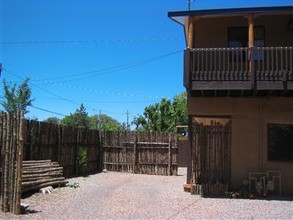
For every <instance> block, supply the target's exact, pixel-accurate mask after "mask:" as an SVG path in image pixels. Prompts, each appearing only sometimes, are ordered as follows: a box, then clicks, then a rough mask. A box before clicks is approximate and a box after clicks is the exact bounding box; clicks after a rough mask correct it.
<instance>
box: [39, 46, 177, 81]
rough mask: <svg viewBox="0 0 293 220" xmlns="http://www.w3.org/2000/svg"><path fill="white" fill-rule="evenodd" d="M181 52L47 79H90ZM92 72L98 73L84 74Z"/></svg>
mask: <svg viewBox="0 0 293 220" xmlns="http://www.w3.org/2000/svg"><path fill="white" fill-rule="evenodd" d="M180 52H182V50H176V51H173V52H170V53H167V54H163V55H160V56H157V57H153V58H148V59H143V60H138V61H134V62H130V63H127V64H122V65H117V66H114V67H108V68H103V69H100V70H92V71H85V72H81V73H75V74H67V75H63V76H58V77H51V78H46V79H45V80H52V79H53V80H56V79H62V78H70V77H76V76H80V75H82V76H83V77H79V78H74V79H68V80H63V81H60V82H59V83H64V82H72V81H76V80H83V79H88V78H92V77H96V76H101V75H107V74H110V73H114V72H119V71H122V70H126V69H131V68H134V67H137V66H141V65H145V64H148V63H152V62H155V61H158V60H161V59H164V58H167V57H169V56H172V55H175V54H178V53H180ZM91 73H96V74H92V75H89V76H84V75H87V74H91ZM38 79H40V78H37V77H36V78H34V80H38Z"/></svg>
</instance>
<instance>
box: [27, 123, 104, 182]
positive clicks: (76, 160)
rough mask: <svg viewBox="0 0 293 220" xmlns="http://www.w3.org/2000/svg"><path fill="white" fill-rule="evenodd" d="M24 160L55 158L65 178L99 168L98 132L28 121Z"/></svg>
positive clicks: (91, 171) (96, 170)
mask: <svg viewBox="0 0 293 220" xmlns="http://www.w3.org/2000/svg"><path fill="white" fill-rule="evenodd" d="M81 154H85V155H84V158H83V161H80V160H81V159H82V158H81ZM24 160H52V161H56V162H58V163H59V164H60V166H62V167H63V174H64V176H65V177H71V176H77V175H80V174H87V173H94V172H98V171H101V151H100V138H99V131H98V130H91V129H86V128H81V127H71V126H61V125H56V124H52V123H45V122H38V121H27V122H26V138H25V147H24Z"/></svg>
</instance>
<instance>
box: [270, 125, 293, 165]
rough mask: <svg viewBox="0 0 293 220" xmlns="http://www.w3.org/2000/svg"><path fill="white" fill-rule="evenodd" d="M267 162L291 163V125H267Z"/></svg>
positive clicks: (292, 152) (292, 137)
mask: <svg viewBox="0 0 293 220" xmlns="http://www.w3.org/2000/svg"><path fill="white" fill-rule="evenodd" d="M268 160H269V161H293V125H276V124H269V125H268Z"/></svg>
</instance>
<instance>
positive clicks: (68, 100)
mask: <svg viewBox="0 0 293 220" xmlns="http://www.w3.org/2000/svg"><path fill="white" fill-rule="evenodd" d="M2 69H3V70H4V71H5V72H7V73H10V74H12V75H14V76H15V77H16V78H18V79H21V80H24V78H23V77H20V76H18V75H17V74H16V73H14V72H12V71H10V70H7V69H6V68H2ZM30 84H31V85H32V86H34V87H36V88H38V89H40V90H43V91H44V92H47V93H49V94H51V95H53V96H55V97H58V98H60V99H61V100H63V101H67V102H70V103H72V104H75V105H77V106H79V105H80V103H77V102H74V101H72V100H70V99H67V98H64V97H62V96H60V95H58V94H55V93H53V92H51V91H49V90H47V89H43V88H41V87H39V86H37V85H36V84H34V83H31V82H30ZM85 107H86V108H87V109H90V110H92V111H94V112H98V111H100V110H97V109H95V108H90V107H88V106H85ZM35 108H37V107H35ZM39 109H41V108H39ZM43 110H45V111H47V112H50V110H46V109H43ZM103 112H105V113H110V114H125V113H121V112H108V111H103ZM52 113H53V112H52ZM54 113H56V112H54ZM57 114H59V115H60V113H57ZM62 116H65V115H62Z"/></svg>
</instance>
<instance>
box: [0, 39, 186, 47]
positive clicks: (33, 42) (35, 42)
mask: <svg viewBox="0 0 293 220" xmlns="http://www.w3.org/2000/svg"><path fill="white" fill-rule="evenodd" d="M179 40H183V38H172V37H169V38H142V39H139V38H137V39H97V40H44V41H43V40H41V41H3V42H2V43H3V44H18V45H19V44H100V43H147V42H155V41H179Z"/></svg>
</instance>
